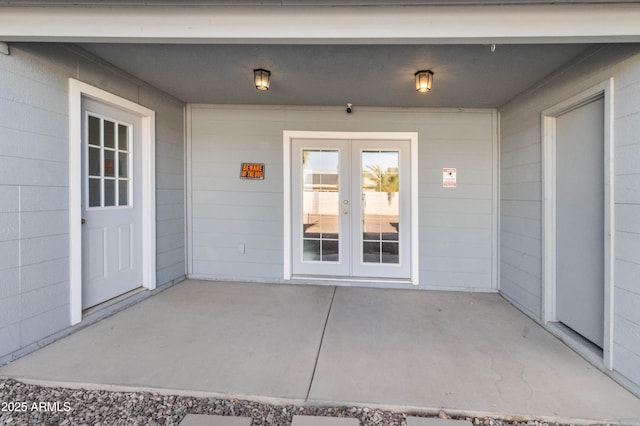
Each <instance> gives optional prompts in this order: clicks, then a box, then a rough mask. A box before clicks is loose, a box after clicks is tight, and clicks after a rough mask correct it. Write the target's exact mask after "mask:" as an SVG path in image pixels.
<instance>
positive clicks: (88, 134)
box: [82, 98, 143, 309]
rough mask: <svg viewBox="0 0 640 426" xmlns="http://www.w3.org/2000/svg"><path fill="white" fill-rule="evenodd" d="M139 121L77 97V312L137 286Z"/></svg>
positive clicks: (139, 256) (139, 265) (139, 257)
mask: <svg viewBox="0 0 640 426" xmlns="http://www.w3.org/2000/svg"><path fill="white" fill-rule="evenodd" d="M140 140H141V119H140V117H138V116H136V115H133V114H131V113H128V112H125V111H122V110H120V109H118V108H115V107H112V106H109V105H106V104H102V103H99V102H96V101H93V100H91V99H88V98H83V99H82V308H83V309H86V308H89V307H91V306H95V305H97V304H99V303H102V302H104V301H107V300H109V299H112V298H114V297H117V296H119V295H121V294H123V293H126V292H128V291H130V290H133V289H135V288H138V287H140V286H142V282H143V281H142V209H141V203H140V197H141V192H142V184H141V172H140V169H141V158H140V157H141V155H139V154H140V153H139V151H140V149H139V147H140Z"/></svg>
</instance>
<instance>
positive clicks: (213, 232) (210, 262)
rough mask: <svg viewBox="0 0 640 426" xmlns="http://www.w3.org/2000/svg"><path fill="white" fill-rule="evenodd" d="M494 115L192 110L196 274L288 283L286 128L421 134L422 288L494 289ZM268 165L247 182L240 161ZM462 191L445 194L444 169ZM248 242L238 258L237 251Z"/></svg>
mask: <svg viewBox="0 0 640 426" xmlns="http://www.w3.org/2000/svg"><path fill="white" fill-rule="evenodd" d="M492 117H493V115H492V111H491V110H485V111H455V112H454V111H444V112H443V111H426V110H425V111H410V110H400V109H375V108H362V109H359V110H358V113H357V114H353V115H351V116H346V114H345V113H344V111H343V110H342V109H330V108H318V109H313V108H294V107H289V108H278V107H273V108H262V107H255V108H252V107H239V108H236V107H222V106H194V107H193V108H192V114H191V123H190V125H191V154H190V155H191V158H190V161H191V171H190V178H191V184H192V192H191V197H192V225H193V230H192V244H193V246H192V247H191V249H192V262H193V271H192V274H193V276H195V277H204V278H212V279H231V280H249V281H259V282H282V280H283V268H284V252H283V247H284V238H283V226H284V218H283V215H284V208H283V170H284V169H283V168H284V167H288V164H283V157H282V156H283V151H282V131H283V130H314V131H321V130H330V131H387V132H389V131H417V132H418V139H419V164H420V173H419V176H420V177H419V200H418V203H419V209H420V218H419V235H418V236H417V237H418V239H419V244H420V276H421V279H420V285H421V286H422V287H423V288H434V287H436V288H449V289H463V290H485V291H486V290H490V289H492V283H493V277H492V267H491V266H492V262H493V258H492V238H493V237H492V223H493V222H492V220H493V219H492V208H493V207H492V206H493V199H492V197H493V195H492V194H493V186H492V185H493V167H494V164H493V155H494V153H493V134H494V129H493V127H492V126H493V124H492V123H493V121H492V120H493V118H492ZM242 162H256V163H265V179H264V180H262V181H251V180H241V179H240V178H239V174H240V163H242ZM443 167H457V168H458V188H456V189H443V188H442V168H443ZM240 244H244V245H245V253H244V254H242V253H240V250H239V249H238V248H239V245H240Z"/></svg>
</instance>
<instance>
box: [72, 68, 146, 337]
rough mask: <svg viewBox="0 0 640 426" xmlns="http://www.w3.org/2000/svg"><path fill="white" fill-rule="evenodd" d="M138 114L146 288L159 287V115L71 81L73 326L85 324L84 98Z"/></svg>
mask: <svg viewBox="0 0 640 426" xmlns="http://www.w3.org/2000/svg"><path fill="white" fill-rule="evenodd" d="M83 96H84V97H88V98H91V99H94V100H96V101H98V102H102V103H105V104H109V105H111V106H114V107H116V108H119V109H122V110H125V111H127V112H129V113H131V114H134V115H137V116H139V117H140V118H141V121H142V129H141V131H142V140H141V141H140V153H139V154H138V155H141V156H142V170H141V179H142V182H141V183H142V188H143V189H144V190H143V191H142V194H140V202H141V209H142V283H141V284H142V286H143V287H144V288H146V289H148V290H153V289H155V288H156V233H155V223H156V220H155V219H156V184H155V112H154V111H153V110H151V109H149V108H146V107H143V106H141V105H138V104H136V103H134V102H131V101H129V100H127V99H124V98H121V97H119V96H116V95H114V94H112V93H109V92H106V91H104V90H102V89H98V88H97V87H94V86H91V85H89V84H87V83H83V82H81V81H78V80H76V79H73V78H70V79H69V306H70V319H71V325H75V324H78V323H79V322H81V321H82V227H81V223H80V222H81V219H82V176H81V175H82V120H83V114H82V97H83Z"/></svg>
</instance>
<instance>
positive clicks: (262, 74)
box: [253, 68, 271, 90]
mask: <svg viewBox="0 0 640 426" xmlns="http://www.w3.org/2000/svg"><path fill="white" fill-rule="evenodd" d="M270 80H271V71H267V70H264V69H262V68H258V69H255V70H253V81H254V82H255V83H256V89H258V90H269V82H270Z"/></svg>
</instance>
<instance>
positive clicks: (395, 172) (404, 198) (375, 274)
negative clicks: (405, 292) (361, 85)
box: [291, 139, 412, 279]
mask: <svg viewBox="0 0 640 426" xmlns="http://www.w3.org/2000/svg"><path fill="white" fill-rule="evenodd" d="M291 154H292V158H291V180H292V188H291V190H292V194H291V203H292V210H291V211H292V218H291V224H292V228H293V231H292V244H291V248H292V250H291V251H292V262H291V264H292V272H293V274H294V275H299V276H331V277H341V278H349V277H357V278H372V279H376V278H392V279H409V278H411V258H412V257H411V252H410V251H411V232H410V229H411V191H410V185H411V178H410V167H411V166H410V160H411V159H410V142H409V141H393V140H336V139H332V140H322V139H294V140H293V141H292V145H291Z"/></svg>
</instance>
